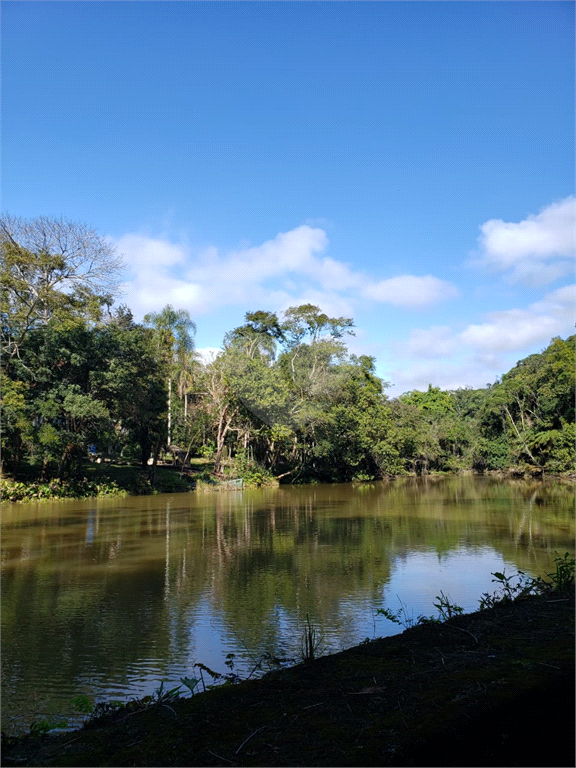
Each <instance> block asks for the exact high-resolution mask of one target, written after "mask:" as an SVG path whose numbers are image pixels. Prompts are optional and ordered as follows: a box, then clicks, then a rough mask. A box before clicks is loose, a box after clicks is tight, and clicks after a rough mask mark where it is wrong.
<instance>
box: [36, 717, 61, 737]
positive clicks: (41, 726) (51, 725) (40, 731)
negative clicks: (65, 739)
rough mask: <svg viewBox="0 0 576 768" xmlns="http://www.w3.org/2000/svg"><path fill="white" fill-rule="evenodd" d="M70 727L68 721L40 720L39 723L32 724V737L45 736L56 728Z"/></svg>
mask: <svg viewBox="0 0 576 768" xmlns="http://www.w3.org/2000/svg"><path fill="white" fill-rule="evenodd" d="M67 725H68V722H67V720H54V719H52V718H50V719H49V720H38V721H37V722H34V723H30V736H45V735H46V734H47V733H50V731H53V730H55V729H56V728H66V726H67Z"/></svg>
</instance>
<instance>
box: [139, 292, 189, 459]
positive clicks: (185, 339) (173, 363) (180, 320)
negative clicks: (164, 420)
mask: <svg viewBox="0 0 576 768" xmlns="http://www.w3.org/2000/svg"><path fill="white" fill-rule="evenodd" d="M144 323H146V324H147V325H150V326H152V327H153V328H154V330H155V332H156V340H157V344H158V350H159V353H160V355H161V356H162V358H163V359H164V360H165V361H166V364H167V367H168V439H167V444H168V446H170V444H171V442H172V380H173V379H175V378H179V379H180V381H182V380H183V377H184V376H185V372H186V371H187V370H189V365H190V360H191V359H192V353H193V351H194V340H193V338H192V334H193V333H196V324H195V323H194V322H193V321H192V319H191V318H190V313H189V312H188V311H187V310H185V309H178V310H176V309H174V307H173V306H172V305H171V304H166V306H165V307H164V309H163V310H162V311H161V312H150V313H149V314H147V315H146V316H145V317H144Z"/></svg>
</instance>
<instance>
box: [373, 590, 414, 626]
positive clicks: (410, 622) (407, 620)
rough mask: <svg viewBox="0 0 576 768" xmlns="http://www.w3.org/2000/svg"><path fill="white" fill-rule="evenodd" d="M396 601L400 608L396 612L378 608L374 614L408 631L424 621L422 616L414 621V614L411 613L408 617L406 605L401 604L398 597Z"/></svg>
mask: <svg viewBox="0 0 576 768" xmlns="http://www.w3.org/2000/svg"><path fill="white" fill-rule="evenodd" d="M397 597H398V596H397ZM398 600H399V602H400V608H399V609H398V610H397V611H393V610H392V609H391V608H378V609H377V611H376V613H377V614H379V615H380V616H384V618H385V619H388V621H391V622H393V623H394V624H399V625H400V626H402V627H404V629H410V628H411V627H415V626H416V625H417V624H422V623H423V622H424V621H426V617H424V616H418V618H417V619H415V618H414V612H412V614H411V615H408V609H407V607H406V603H403V602H402V600H400V598H399V597H398Z"/></svg>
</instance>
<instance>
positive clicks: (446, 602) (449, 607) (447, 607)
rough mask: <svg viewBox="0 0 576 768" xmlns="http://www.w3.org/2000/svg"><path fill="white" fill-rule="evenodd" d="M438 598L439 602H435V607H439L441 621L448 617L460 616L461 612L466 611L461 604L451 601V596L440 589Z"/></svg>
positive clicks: (446, 619)
mask: <svg viewBox="0 0 576 768" xmlns="http://www.w3.org/2000/svg"><path fill="white" fill-rule="evenodd" d="M436 600H438V602H437V603H433V605H434V608H437V609H438V613H439V614H440V620H441V621H448V619H451V618H452V617H453V616H460V614H462V613H464V608H462V606H460V605H455V604H454V603H451V602H450V598H449V597H448V596H447V595H445V594H444V592H442V591H440V594H439V595H436Z"/></svg>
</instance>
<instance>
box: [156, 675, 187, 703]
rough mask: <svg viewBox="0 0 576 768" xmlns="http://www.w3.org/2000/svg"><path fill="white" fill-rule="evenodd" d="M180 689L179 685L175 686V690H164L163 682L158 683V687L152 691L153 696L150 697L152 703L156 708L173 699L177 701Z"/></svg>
mask: <svg viewBox="0 0 576 768" xmlns="http://www.w3.org/2000/svg"><path fill="white" fill-rule="evenodd" d="M181 688H182V686H181V685H177V686H176V687H175V688H170V689H169V690H167V691H165V690H164V680H161V681H160V687H159V688H156V690H155V691H154V696H153V697H152V701H153V703H154V704H156V706H158V707H159V706H162V704H166V703H167V702H169V701H173V700H174V699H177V698H178V697H179V696H180V689H181Z"/></svg>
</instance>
